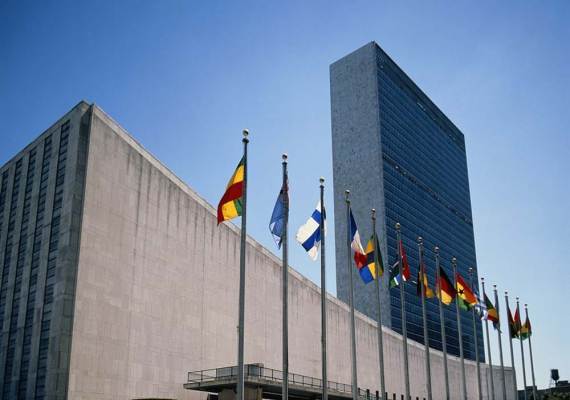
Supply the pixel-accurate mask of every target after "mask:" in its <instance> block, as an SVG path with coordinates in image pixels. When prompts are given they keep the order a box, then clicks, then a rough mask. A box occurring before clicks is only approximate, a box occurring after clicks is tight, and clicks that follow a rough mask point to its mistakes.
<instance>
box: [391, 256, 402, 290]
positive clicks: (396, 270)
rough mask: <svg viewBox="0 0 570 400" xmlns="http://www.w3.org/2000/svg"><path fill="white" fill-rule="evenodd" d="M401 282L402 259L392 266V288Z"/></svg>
mask: <svg viewBox="0 0 570 400" xmlns="http://www.w3.org/2000/svg"><path fill="white" fill-rule="evenodd" d="M399 284H400V261H396V262H395V263H394V265H392V267H391V268H390V288H393V287H396V286H398V285H399Z"/></svg>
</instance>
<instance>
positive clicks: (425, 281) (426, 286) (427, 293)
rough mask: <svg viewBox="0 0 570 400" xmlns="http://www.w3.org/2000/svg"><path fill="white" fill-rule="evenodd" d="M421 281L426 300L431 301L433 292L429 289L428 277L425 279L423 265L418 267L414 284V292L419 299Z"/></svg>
mask: <svg viewBox="0 0 570 400" xmlns="http://www.w3.org/2000/svg"><path fill="white" fill-rule="evenodd" d="M422 276H423V279H422ZM422 281H423V284H424V290H425V296H426V299H431V298H432V297H434V293H433V290H431V288H430V287H429V284H428V277H427V274H426V273H425V265H424V264H423V263H422V265H421V266H420V268H419V269H418V281H417V284H416V291H417V294H418V296H420V297H421V296H422V287H421V282H422Z"/></svg>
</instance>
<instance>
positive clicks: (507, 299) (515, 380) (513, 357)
mask: <svg viewBox="0 0 570 400" xmlns="http://www.w3.org/2000/svg"><path fill="white" fill-rule="evenodd" d="M505 304H506V305H507V310H509V311H510V309H509V293H508V292H507V291H506V290H505ZM509 347H510V349H511V368H512V369H513V389H514V394H515V397H513V398H514V399H518V398H519V393H518V390H517V372H516V370H515V353H514V352H513V334H512V332H511V323H510V321H509Z"/></svg>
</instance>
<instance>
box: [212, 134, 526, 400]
mask: <svg viewBox="0 0 570 400" xmlns="http://www.w3.org/2000/svg"><path fill="white" fill-rule="evenodd" d="M248 135H249V132H248V131H247V130H244V131H243V139H242V143H243V157H242V159H241V160H240V162H239V164H238V166H237V168H236V170H235V172H234V174H233V175H232V177H231V178H230V181H229V183H228V185H227V187H226V192H225V193H224V195H223V197H222V199H221V200H220V203H219V205H218V224H220V223H221V222H223V221H227V220H230V219H233V218H235V217H238V216H241V218H242V220H241V232H240V273H239V310H238V377H237V388H236V389H237V400H244V377H245V368H244V336H245V329H244V322H245V321H244V319H245V268H246V265H245V248H246V237H247V226H246V221H247V219H246V216H247V214H246V211H247V203H246V202H247V146H248V143H249V139H248ZM319 183H320V185H319V187H320V198H319V202H318V204H317V207H316V208H315V210H314V212H313V214H312V215H311V217H310V218H309V220H308V221H307V223H306V224H304V225H303V226H301V228H299V230H298V232H297V236H296V239H297V241H298V242H299V243H300V244H301V245H302V246H303V247H304V248H305V250H306V251H307V252H308V253H309V256H310V257H311V258H312V259H313V260H316V259H317V258H318V255H319V250H320V256H321V359H322V399H323V400H327V399H328V385H327V382H328V380H327V320H326V319H327V307H326V305H327V302H326V265H325V231H326V228H325V219H326V218H325V217H326V214H325V206H324V178H320V180H319ZM349 196H350V191H348V190H346V191H345V203H346V218H347V220H346V221H347V243H346V245H347V268H348V277H349V285H350V287H349V306H350V345H351V351H350V353H351V376H352V379H351V381H352V397H353V400H357V399H358V398H359V390H358V373H357V359H356V354H357V353H356V329H355V307H354V289H353V267H354V266H353V259H354V262H355V264H356V267H357V269H358V271H359V273H360V276H361V277H362V279H363V280H364V282H365V283H369V282H371V281H372V280H375V281H376V297H377V308H378V309H377V317H378V321H377V332H378V363H379V381H380V382H379V383H380V393H381V399H383V400H385V399H386V398H385V396H386V393H387V392H386V384H385V374H384V354H383V340H382V315H381V308H382V307H381V306H382V304H381V288H380V282H379V281H380V276H382V275H383V272H384V262H383V259H382V254H381V250H380V246H379V241H378V236H377V232H376V211H375V210H374V209H372V210H371V220H372V232H373V233H372V237H371V240H370V241H369V242H368V244H367V246H366V250H365V249H364V248H363V247H362V244H361V242H360V234H359V232H358V228H357V226H356V222H355V219H354V216H353V214H352V210H351V202H350V197H349ZM288 224H289V193H288V171H287V155H286V154H283V156H282V186H281V190H280V192H279V196H278V198H277V202H276V204H275V207H274V210H273V213H272V216H271V220H270V224H269V229H270V232H271V233H272V235H273V237H274V240H275V241H276V243H277V245H278V247H280V248H281V250H282V267H283V268H282V310H283V316H282V318H283V319H282V335H283V337H282V346H283V347H282V353H283V358H282V361H283V380H282V398H283V399H285V400H286V399H288V398H289V382H288V380H289V357H288V354H289V348H288V343H289V337H288V325H289V324H288ZM401 228H402V227H401V225H400V223H396V225H395V230H396V238H397V250H398V260H397V261H396V263H395V264H394V265H393V266H392V268H391V269H390V288H392V287H395V286H400V288H399V289H400V306H401V307H400V309H401V321H402V352H403V360H404V390H405V396H406V397H405V398H406V399H411V397H410V377H409V366H408V343H407V341H408V337H407V323H406V312H405V304H406V300H405V295H406V292H405V283H406V282H407V281H408V280H409V279H410V270H409V265H408V262H407V256H406V253H405V249H404V246H403V242H402V238H401ZM439 251H440V249H439V247H438V246H435V247H434V255H435V267H436V293H437V298H438V299H439V316H440V330H441V339H442V348H443V349H442V350H443V367H444V377H445V386H444V387H445V399H446V400H449V399H450V389H449V371H448V364H447V342H446V330H445V318H444V309H443V305H450V304H451V302H452V301H453V300H454V299H455V303H456V307H455V309H456V318H457V329H458V342H459V357H460V362H461V389H462V399H463V400H467V385H466V377H465V362H464V351H463V340H462V326H461V318H460V308H463V309H465V310H471V312H472V321H473V332H474V339H475V355H476V366H477V390H478V398H479V399H480V400H481V399H482V388H481V373H480V366H479V364H480V361H479V347H478V346H479V344H478V338H477V315H476V313H479V317H480V319H483V320H484V321H485V330H486V337H487V349H488V362H489V371H490V378H489V380H490V384H491V388H490V391H491V399H492V400H495V390H494V384H493V368H492V361H491V351H490V336H489V329H488V321H489V320H491V321H492V322H493V326H494V327H495V329H496V330H497V337H498V345H499V354H500V366H501V374H502V376H501V377H502V389H503V400H506V399H507V394H506V393H507V391H506V383H505V370H504V364H503V353H502V340H501V330H500V323H499V301H498V294H497V288H496V285H494V300H495V306H493V304H492V303H491V301H490V300H489V299H488V297H487V295H486V293H485V282H484V279H483V278H481V286H482V291H483V300H481V299H478V298H477V297H478V296H476V295H475V294H474V292H473V288H474V282H473V274H474V270H473V268H470V269H469V274H470V284H469V285H468V284H467V283H466V282H465V281H464V280H463V278H462V277H461V275H460V274H459V273H458V272H457V259H456V258H455V257H453V258H452V260H451V264H452V269H453V276H454V283H453V284H452V283H451V282H450V280H449V278H447V275H446V274H445V271H444V270H443V268H442V267H441V260H440V255H439ZM353 253H354V254H353ZM418 254H419V267H418V281H417V282H416V284H417V287H418V295H420V296H421V300H422V316H423V335H424V346H425V348H424V350H425V370H426V392H427V400H432V387H431V369H430V348H429V335H428V328H427V312H426V299H427V298H431V297H433V296H434V294H433V291H432V290H431V289H430V288H429V285H428V278H427V273H426V270H425V264H424V244H423V239H422V238H421V237H418ZM352 255H353V256H354V257H352ZM469 286H471V287H469ZM476 291H477V292H478V290H476ZM483 303H484V304H483ZM505 304H506V306H507V313H508V320H509V347H510V354H511V365H512V369H513V381H514V382H513V390H514V396H515V399H517V398H518V393H517V384H516V374H515V367H514V365H515V362H514V353H513V344H512V342H513V339H514V338H519V341H520V348H521V357H522V372H523V381H524V396H525V400H527V391H526V370H525V363H524V347H523V340H524V339H528V341H529V342H528V343H529V352H530V361H531V372H532V384H533V398H534V399H536V384H535V376H534V365H533V358H532V345H531V340H530V336H531V334H532V331H531V326H530V320H529V318H528V308H527V305H526V304H525V312H526V321H525V324H524V326H523V325H521V321H520V313H519V300H518V298H517V308H516V313H515V317H514V318H513V317H512V315H511V312H510V308H509V301H508V294H507V292H505Z"/></svg>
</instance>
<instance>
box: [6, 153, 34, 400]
mask: <svg viewBox="0 0 570 400" xmlns="http://www.w3.org/2000/svg"><path fill="white" fill-rule="evenodd" d="M35 171H36V149H35V148H34V149H32V150H31V151H30V152H29V155H28V172H27V174H26V186H25V190H24V203H23V208H22V220H21V223H20V239H19V241H18V255H17V257H16V277H15V281H14V289H13V295H12V311H11V313H10V329H9V331H8V347H7V349H6V363H5V368H4V387H3V390H2V392H3V398H5V399H7V398H9V397H10V393H11V389H10V387H11V385H12V376H13V374H12V368H13V366H14V353H15V351H16V331H17V327H18V317H19V311H20V296H21V293H22V281H23V279H22V278H23V274H24V263H25V260H26V252H27V251H26V250H27V244H28V224H29V221H30V208H31V205H32V204H31V203H32V189H33V184H34V175H35Z"/></svg>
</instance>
